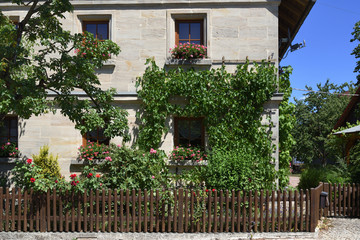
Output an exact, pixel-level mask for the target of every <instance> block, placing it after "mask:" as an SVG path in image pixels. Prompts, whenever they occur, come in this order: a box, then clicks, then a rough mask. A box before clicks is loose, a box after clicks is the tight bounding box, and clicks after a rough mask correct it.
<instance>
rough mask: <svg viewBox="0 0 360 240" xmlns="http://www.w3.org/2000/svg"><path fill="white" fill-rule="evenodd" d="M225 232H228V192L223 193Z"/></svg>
mask: <svg viewBox="0 0 360 240" xmlns="http://www.w3.org/2000/svg"><path fill="white" fill-rule="evenodd" d="M225 202H226V205H225V232H229V190H226V191H225Z"/></svg>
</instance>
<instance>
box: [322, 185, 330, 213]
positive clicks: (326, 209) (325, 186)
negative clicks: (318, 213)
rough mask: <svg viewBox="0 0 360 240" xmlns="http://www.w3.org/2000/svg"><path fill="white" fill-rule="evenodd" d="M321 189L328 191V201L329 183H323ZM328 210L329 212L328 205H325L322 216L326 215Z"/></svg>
mask: <svg viewBox="0 0 360 240" xmlns="http://www.w3.org/2000/svg"><path fill="white" fill-rule="evenodd" d="M322 191H324V192H327V193H328V199H327V200H328V202H330V198H331V195H330V185H329V183H323V190H322ZM328 212H329V206H325V208H324V210H323V216H324V217H327V216H328Z"/></svg>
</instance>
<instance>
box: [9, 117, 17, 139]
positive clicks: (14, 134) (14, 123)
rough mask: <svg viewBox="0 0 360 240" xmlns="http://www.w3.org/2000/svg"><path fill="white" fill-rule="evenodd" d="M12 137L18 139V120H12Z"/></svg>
mask: <svg viewBox="0 0 360 240" xmlns="http://www.w3.org/2000/svg"><path fill="white" fill-rule="evenodd" d="M10 123H11V124H10V136H12V137H17V135H18V133H17V132H18V131H17V130H18V128H17V120H16V119H11V122H10Z"/></svg>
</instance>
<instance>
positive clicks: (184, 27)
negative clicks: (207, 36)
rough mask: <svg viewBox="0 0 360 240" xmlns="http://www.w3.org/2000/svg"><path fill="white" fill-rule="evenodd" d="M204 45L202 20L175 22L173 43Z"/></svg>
mask: <svg viewBox="0 0 360 240" xmlns="http://www.w3.org/2000/svg"><path fill="white" fill-rule="evenodd" d="M187 42H190V43H194V44H201V45H203V44H204V23H203V20H202V19H201V20H176V21H175V43H176V44H177V45H179V44H180V43H182V44H184V43H187Z"/></svg>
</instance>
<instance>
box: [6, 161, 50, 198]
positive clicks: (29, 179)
mask: <svg viewBox="0 0 360 240" xmlns="http://www.w3.org/2000/svg"><path fill="white" fill-rule="evenodd" d="M12 175H13V176H12V179H11V180H12V182H13V183H14V184H15V187H17V188H21V189H30V188H32V189H34V191H35V192H38V191H40V192H45V191H47V190H48V189H51V188H52V187H54V185H55V182H54V180H55V179H49V178H45V177H44V175H43V173H42V169H41V167H40V166H38V165H37V164H36V163H34V162H33V160H32V159H26V160H25V159H21V160H17V162H16V165H15V167H14V168H13V169H12Z"/></svg>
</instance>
